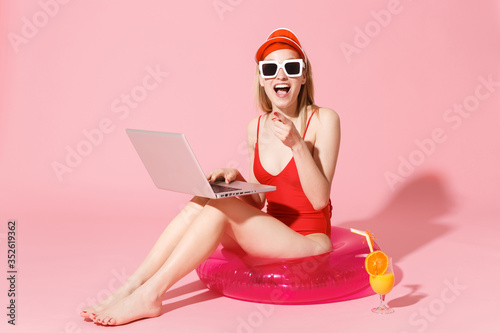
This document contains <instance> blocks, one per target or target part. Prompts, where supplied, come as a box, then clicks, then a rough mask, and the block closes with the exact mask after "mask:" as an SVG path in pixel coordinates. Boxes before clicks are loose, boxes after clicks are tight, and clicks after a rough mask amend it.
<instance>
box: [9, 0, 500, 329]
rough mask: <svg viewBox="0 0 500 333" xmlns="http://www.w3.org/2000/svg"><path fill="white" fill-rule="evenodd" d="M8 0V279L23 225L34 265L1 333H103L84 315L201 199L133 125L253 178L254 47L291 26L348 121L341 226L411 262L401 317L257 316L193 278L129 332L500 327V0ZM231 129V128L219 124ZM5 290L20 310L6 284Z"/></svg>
mask: <svg viewBox="0 0 500 333" xmlns="http://www.w3.org/2000/svg"><path fill="white" fill-rule="evenodd" d="M0 7H1V8H0V15H1V18H0V22H1V23H0V24H1V26H0V29H1V31H0V34H1V36H2V42H1V43H2V47H1V54H0V59H1V76H0V77H1V81H0V84H1V85H2V86H1V90H0V94H1V96H0V103H1V104H0V170H1V172H0V222H1V223H0V225H1V227H0V228H1V229H0V242H1V245H0V246H1V249H2V250H1V251H0V252H1V253H3V255H2V256H1V257H2V258H1V259H0V262H1V265H0V267H1V268H2V270H1V271H2V274H6V271H7V268H6V261H7V259H6V255H5V253H6V252H7V245H6V233H7V222H8V221H9V219H16V220H17V221H18V229H17V237H18V238H17V245H18V257H17V264H18V270H19V276H18V285H17V289H18V290H17V291H18V298H17V302H18V309H17V324H18V325H16V327H12V326H11V325H8V324H7V323H6V321H7V319H6V317H5V315H3V314H2V318H3V319H2V321H1V324H0V327H2V331H3V330H4V328H7V329H8V330H9V332H10V331H13V332H15V331H19V332H34V331H36V332H57V333H59V332H93V331H94V330H102V329H105V328H103V327H97V326H95V325H93V324H91V323H87V322H84V321H83V320H81V319H80V318H79V317H78V312H79V310H80V309H81V308H82V307H83V306H84V305H87V303H92V302H93V299H99V298H102V297H104V296H105V295H107V294H108V293H109V292H110V291H111V290H114V289H115V288H116V287H117V286H118V285H119V281H123V279H125V278H126V276H127V275H128V274H130V273H132V271H133V270H134V268H135V267H137V265H138V264H139V263H140V261H141V260H142V258H143V257H144V256H145V255H146V253H147V251H148V250H149V248H150V246H152V244H153V242H154V241H155V239H156V237H157V236H158V235H159V234H160V232H161V231H162V230H163V228H164V227H165V225H166V224H167V223H168V221H169V220H170V219H171V218H172V217H173V216H174V215H175V214H176V212H177V211H178V210H179V208H180V207H182V205H183V203H184V202H186V200H187V199H188V196H185V195H180V194H176V193H169V192H166V191H160V190H157V189H156V188H155V187H154V186H153V184H152V182H151V181H150V179H149V176H148V175H147V173H146V171H145V169H144V167H143V166H142V164H141V161H140V160H139V158H138V156H137V155H136V153H135V151H134V150H133V147H132V145H131V144H130V142H129V140H128V138H127V137H126V135H125V131H124V129H125V128H140V129H150V130H161V131H174V132H183V133H185V134H186V135H187V137H188V139H189V141H190V143H191V145H192V147H193V149H194V151H195V153H196V155H197V156H198V158H199V160H200V163H201V165H202V166H203V167H204V169H205V171H207V172H208V171H210V170H211V169H212V168H214V167H220V166H223V167H236V168H239V169H240V170H241V171H242V173H243V174H245V175H246V174H247V173H248V158H247V152H246V146H245V129H246V124H247V122H248V121H249V120H250V119H251V118H253V117H255V116H256V115H258V114H259V111H258V110H257V108H256V105H255V102H254V96H253V78H254V73H255V63H254V59H253V56H254V54H255V51H256V49H257V48H258V46H259V45H260V43H261V42H263V41H264V39H265V38H266V36H267V35H268V34H269V33H270V32H271V31H272V30H274V29H275V28H277V27H282V26H284V27H288V28H290V29H292V30H293V31H295V32H296V33H297V35H298V36H299V38H300V40H301V41H302V44H303V46H304V48H305V50H306V52H307V53H308V56H309V58H310V60H311V63H312V65H313V68H314V77H315V85H316V102H317V103H318V104H319V105H321V106H327V107H331V108H333V109H335V110H336V111H337V112H338V113H339V115H340V117H341V121H342V146H341V152H340V157H339V164H338V169H337V173H336V176H335V179H334V185H333V191H332V200H333V202H334V206H335V210H334V218H333V220H332V224H334V225H337V226H342V227H354V228H358V229H370V230H371V231H373V232H374V234H375V235H376V236H377V240H378V243H379V245H380V246H381V247H382V248H383V249H384V251H386V252H387V253H388V254H390V255H392V256H393V257H394V259H395V264H396V268H397V270H396V273H397V275H398V278H397V286H396V287H395V288H394V290H393V291H392V292H391V293H390V294H389V295H388V299H389V305H391V306H393V307H394V308H396V313H395V314H393V315H391V316H387V317H380V316H376V315H373V314H372V313H371V312H370V311H369V309H370V308H371V307H372V306H374V305H376V303H377V297H376V296H370V297H366V298H363V299H358V300H353V301H348V302H340V303H332V304H324V305H310V306H270V307H268V308H259V307H258V306H256V305H255V304H253V303H247V302H241V301H235V300H230V299H227V298H224V297H217V295H214V294H213V293H211V292H208V291H206V290H204V289H203V286H202V285H201V283H200V282H198V279H197V277H196V275H195V274H190V275H188V276H187V277H186V278H185V279H183V280H181V281H180V282H179V284H178V285H177V286H176V287H174V289H172V290H171V291H170V292H169V293H167V297H166V298H165V302H164V314H163V315H162V316H160V317H158V318H155V319H152V320H145V321H139V322H136V323H133V324H131V325H128V326H124V327H120V328H118V329H117V330H119V331H123V332H137V331H139V330H148V329H149V330H150V331H151V332H157V331H160V330H161V331H163V330H165V331H167V330H168V331H171V332H246V331H251V332H284V331H287V332H304V331H306V330H307V331H309V330H314V331H317V332H331V331H333V330H335V329H336V330H338V331H342V332H347V331H349V332H367V330H368V329H373V331H375V332H380V331H381V330H385V331H387V332H423V331H425V332H452V331H454V332H458V331H465V330H466V329H467V328H470V329H474V331H491V328H492V327H494V326H493V325H496V324H494V323H496V321H495V320H494V319H495V315H496V312H497V311H498V297H499V296H500V295H499V292H498V287H497V284H498V272H499V271H498V260H499V259H500V252H499V246H498V232H499V229H500V228H499V226H498V218H499V215H500V214H499V213H500V208H499V207H500V205H499V204H500V202H499V194H500V191H499V187H500V177H499V171H498V169H499V167H498V165H499V164H500V154H499V142H500V131H498V127H499V124H500V113H499V107H500V68H499V62H498V59H500V4H499V2H498V1H493V0H485V1H472V0H469V1H452V0H442V1H431V0H413V1H411V0H400V1H397V0H377V1H363V2H360V1H356V2H347V1H303V2H298V1H297V2H295V1H263V0H260V1H243V0H207V1H169V2H166V1H153V0H145V1H140V2H139V1H117V0H115V1H105V2H103V1H97V0H92V1H78V0H73V1H68V0H64V1H63V0H58V1H57V0H25V1H16V2H13V1H5V0H4V1H0ZM151 71H156V72H157V73H159V74H157V76H156V79H154V78H153V77H151V76H150V77H148V75H151V74H150V72H151ZM488 81H489V82H490V83H487V82H488ZM485 82H486V83H485ZM126 95H128V96H130V97H129V98H130V104H129V105H128V106H127V104H125V102H124V100H123V99H122V98H126ZM459 108H462V111H461V113H457V112H455V111H456V110H458V109H459ZM454 110H455V111H454ZM226 123H230V124H232V126H231V128H228V129H223V130H221V127H222V125H223V124H226ZM99 128H100V131H101V132H102V131H103V130H104V131H106V133H104V134H102V136H101V135H100V134H99V133H98V132H97V131H96V129H99ZM85 133H87V135H89V134H88V133H91V138H92V140H89V139H88V138H87V137H86V135H85ZM91 141H93V143H92V142H91ZM70 150H73V151H78V150H79V151H80V152H81V154H80V159H79V160H78V159H77V158H76V157H75V156H73V157H71V158H70V163H72V165H71V166H67V169H65V170H66V171H68V172H62V174H59V175H58V174H57V173H56V172H55V171H54V164H57V163H59V164H58V165H59V167H60V166H61V165H63V164H67V161H66V159H67V158H68V157H67V156H68V154H69V153H68V151H70ZM81 155H85V156H81ZM69 171H70V172H69ZM387 177H392V178H391V179H393V181H392V182H391V181H388V178H387ZM395 177H399V178H395ZM394 179H396V180H394ZM0 280H1V281H2V282H1V283H0V295H2V297H1V298H0V299H1V302H2V303H1V307H2V309H5V307H4V306H6V305H7V304H8V301H9V300H8V298H7V297H6V294H7V292H6V291H7V289H8V285H7V281H6V279H5V278H2V279H0ZM4 311H5V310H4Z"/></svg>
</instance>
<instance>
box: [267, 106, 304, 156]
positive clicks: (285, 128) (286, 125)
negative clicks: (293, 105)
mask: <svg viewBox="0 0 500 333" xmlns="http://www.w3.org/2000/svg"><path fill="white" fill-rule="evenodd" d="M273 115H274V118H272V120H273V123H274V128H273V130H274V134H275V135H276V137H278V139H280V140H281V142H283V144H284V145H285V146H287V147H289V148H293V147H294V146H295V145H297V144H299V143H300V142H301V141H302V138H301V136H300V134H299V132H298V131H297V128H296V127H295V125H294V124H293V122H292V121H291V120H290V119H288V118H287V117H285V116H284V115H283V114H282V113H280V112H273Z"/></svg>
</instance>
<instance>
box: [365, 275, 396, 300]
mask: <svg viewBox="0 0 500 333" xmlns="http://www.w3.org/2000/svg"><path fill="white" fill-rule="evenodd" d="M370 285H371V286H372V289H373V291H375V292H376V293H377V294H379V295H385V294H388V293H389V292H390V291H391V290H392V287H393V286H394V273H393V272H387V273H385V274H384V275H370Z"/></svg>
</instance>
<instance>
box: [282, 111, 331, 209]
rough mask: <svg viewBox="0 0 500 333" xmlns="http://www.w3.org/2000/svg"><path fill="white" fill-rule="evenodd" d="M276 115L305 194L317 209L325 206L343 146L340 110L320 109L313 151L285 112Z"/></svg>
mask: <svg viewBox="0 0 500 333" xmlns="http://www.w3.org/2000/svg"><path fill="white" fill-rule="evenodd" d="M275 117H276V118H275V121H274V123H275V132H276V135H277V136H278V138H280V140H281V141H282V142H283V143H284V144H285V145H287V146H288V147H290V149H291V150H292V153H293V156H294V159H295V164H296V166H297V171H298V173H299V179H300V183H301V185H302V189H303V190H304V193H305V195H306V197H307V198H308V199H309V201H310V202H311V204H312V206H313V207H314V209H316V210H319V209H322V208H324V207H325V206H326V205H327V204H328V201H329V199H330V190H331V184H332V180H333V175H334V173H335V166H336V164H337V157H338V152H339V147H340V119H339V117H338V115H337V113H336V112H335V111H333V110H331V109H327V108H320V109H319V110H318V111H317V115H316V119H315V121H316V124H314V127H315V133H316V138H315V142H314V143H313V145H314V146H313V153H312V154H311V152H310V147H308V143H306V142H305V141H304V140H302V138H301V137H300V134H299V133H298V131H297V130H296V128H295V126H294V125H293V123H292V122H291V121H290V120H289V119H287V118H286V117H285V116H284V115H282V114H279V113H277V114H275ZM313 121H314V119H313ZM311 125H312V123H311ZM311 127H312V126H311Z"/></svg>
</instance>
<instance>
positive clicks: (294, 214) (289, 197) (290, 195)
mask: <svg viewBox="0 0 500 333" xmlns="http://www.w3.org/2000/svg"><path fill="white" fill-rule="evenodd" d="M313 115H314V112H313V113H312V114H311V116H310V117H309V119H308V121H307V126H306V130H305V131H304V136H303V139H304V138H305V136H306V133H307V128H308V127H309V123H310V122H311V118H312V116H313ZM261 117H262V116H261ZM261 117H259V120H258V124H257V142H256V143H255V156H254V165H253V171H254V174H255V178H256V179H257V180H258V181H259V183H261V184H266V185H272V186H276V191H273V192H267V193H266V199H267V213H268V214H269V215H271V216H273V217H275V218H277V219H278V220H280V221H281V222H283V223H284V224H286V225H287V226H289V227H290V228H291V229H292V230H295V231H296V232H298V233H300V234H302V235H309V234H313V233H319V232H320V233H324V234H326V235H328V236H330V232H331V225H330V219H331V216H332V204H331V200H329V201H328V205H326V207H325V208H323V209H321V210H315V209H314V208H313V206H312V205H311V203H310V202H309V199H307V197H306V195H305V193H304V190H303V189H302V185H301V184H300V179H299V173H298V171H297V166H296V165H295V159H294V158H293V157H292V159H291V160H290V162H289V163H288V165H287V166H286V167H285V168H284V169H283V171H281V172H280V173H279V174H277V175H275V176H273V175H271V174H270V173H269V172H267V171H266V170H265V169H264V168H263V167H262V164H261V162H260V157H259V129H260V119H261Z"/></svg>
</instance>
